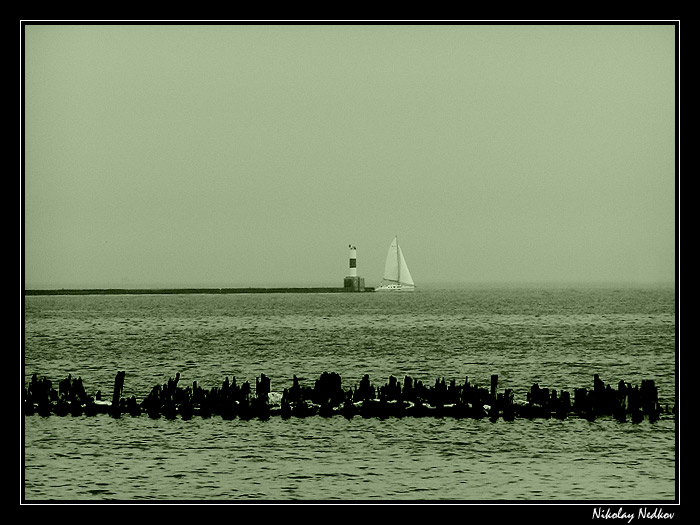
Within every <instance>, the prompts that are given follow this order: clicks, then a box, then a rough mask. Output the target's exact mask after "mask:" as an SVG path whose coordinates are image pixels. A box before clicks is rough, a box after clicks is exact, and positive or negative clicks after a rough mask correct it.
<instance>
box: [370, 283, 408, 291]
mask: <svg viewBox="0 0 700 525" xmlns="http://www.w3.org/2000/svg"><path fill="white" fill-rule="evenodd" d="M415 289H416V287H415V286H402V285H400V284H389V285H386V286H378V287H377V288H375V289H374V291H375V292H413V291H414V290H415Z"/></svg>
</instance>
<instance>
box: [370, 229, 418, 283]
mask: <svg viewBox="0 0 700 525" xmlns="http://www.w3.org/2000/svg"><path fill="white" fill-rule="evenodd" d="M414 289H415V284H414V283H413V277H412V276H411V272H410V271H409V269H408V265H407V264H406V259H405V258H404V256H403V252H402V251H401V247H400V246H399V241H398V239H397V238H396V237H394V240H393V241H391V244H390V245H389V252H388V253H387V254H386V263H385V264H384V278H383V279H382V282H381V283H380V285H379V287H378V288H377V291H412V290H414Z"/></svg>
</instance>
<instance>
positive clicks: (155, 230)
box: [22, 23, 677, 289]
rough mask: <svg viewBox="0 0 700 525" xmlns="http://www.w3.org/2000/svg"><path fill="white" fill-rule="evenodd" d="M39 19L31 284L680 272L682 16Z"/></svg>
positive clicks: (34, 44)
mask: <svg viewBox="0 0 700 525" xmlns="http://www.w3.org/2000/svg"><path fill="white" fill-rule="evenodd" d="M23 30H24V71H23V89H24V127H23V133H24V151H23V155H24V173H23V181H22V182H23V203H22V206H23V220H24V229H23V233H24V238H23V248H24V254H23V265H24V268H23V270H24V279H25V283H24V285H25V288H26V289H60V288H157V287H161V288H188V287H203V288H204V287H211V288H218V287H221V288H236V287H240V288H243V287H280V286H290V287H291V286H318V287H326V286H328V287H341V286H342V282H343V277H345V276H346V275H347V274H348V257H349V250H348V245H349V244H352V245H355V246H357V267H358V275H359V276H361V277H364V279H365V284H366V286H368V287H374V286H377V285H378V284H379V282H380V281H381V278H382V274H383V270H384V261H385V258H386V254H387V250H388V248H389V244H390V242H391V240H392V239H393V237H394V236H395V235H397V236H398V239H399V243H400V245H401V248H402V250H403V252H404V255H405V257H406V261H407V263H408V266H409V268H410V270H411V274H412V275H413V278H414V280H415V282H416V286H417V287H418V288H419V289H420V288H421V286H426V285H427V286H449V285H454V286H464V285H479V284H483V283H551V284H556V283H582V284H585V283H591V284H596V283H636V284H644V285H646V284H673V283H674V282H675V274H676V198H677V196H676V176H677V174H676V126H677V123H676V92H677V86H676V28H675V26H674V25H673V24H672V23H669V24H648V25H645V24H639V25H625V24H620V25H615V24H609V25H596V24H590V25H586V24H583V25H565V24H562V25H537V24H522V25H478V24H466V23H465V24H445V25H429V24H426V25H400V24H399V25H388V24H387V25H323V24H321V25H303V24H289V25H285V24H281V25H246V24H221V25H217V24H212V25H188V24H179V25H178V24H174V25H129V24H124V25H99V24H98V25H70V24H66V25H62V24H56V25H51V24H31V23H27V25H25V26H24V29H23Z"/></svg>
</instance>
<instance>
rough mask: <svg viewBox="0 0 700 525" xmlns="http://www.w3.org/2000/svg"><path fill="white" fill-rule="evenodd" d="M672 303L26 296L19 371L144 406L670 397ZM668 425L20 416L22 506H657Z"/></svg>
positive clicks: (658, 292) (644, 294)
mask: <svg viewBox="0 0 700 525" xmlns="http://www.w3.org/2000/svg"><path fill="white" fill-rule="evenodd" d="M674 300H675V297H674V291H673V290H672V289H627V288H619V289H616V288H588V289H561V288H558V289H554V288H553V289H541V290H540V289H528V288H523V289H505V288H497V289H473V290H460V291H442V290H431V291H421V292H416V293H413V294H399V295H392V294H386V295H384V294H240V295H238V294H235V295H146V296H30V297H26V298H25V349H24V357H25V363H24V364H25V366H24V370H25V377H29V376H30V375H31V374H32V373H34V372H36V373H38V374H39V375H40V376H41V375H44V376H46V377H48V378H50V379H51V380H52V381H54V383H57V382H58V381H59V380H61V379H63V378H64V377H66V376H67V375H68V374H69V373H70V374H72V375H73V377H78V376H80V377H82V379H83V383H84V385H85V387H86V390H88V392H94V391H96V390H98V389H101V390H102V391H103V392H111V387H112V384H113V382H114V376H115V374H116V372H117V371H118V370H125V371H126V382H125V388H124V395H126V396H130V395H135V396H136V397H137V398H138V399H143V397H145V395H146V394H147V393H148V392H149V391H150V389H151V388H152V387H153V386H154V385H156V384H163V383H165V382H167V380H168V378H170V377H174V376H175V374H176V373H177V372H179V373H180V374H181V382H184V383H185V384H191V383H192V382H193V381H197V382H198V384H199V385H201V386H203V387H205V388H211V387H214V386H219V385H220V384H221V382H222V381H223V379H224V378H225V377H227V376H228V377H235V378H236V380H237V381H238V382H239V383H241V382H243V381H250V382H251V383H252V384H254V383H255V378H256V377H259V376H260V374H261V373H264V374H265V375H267V376H268V377H270V378H271V383H272V384H271V386H272V390H279V391H281V390H282V389H283V388H285V387H288V386H290V385H291V379H292V377H293V375H297V376H298V377H299V378H300V380H301V382H302V383H306V384H308V385H310V386H312V385H313V381H314V380H315V379H317V378H318V377H319V376H320V374H321V373H322V372H324V371H329V372H337V373H339V374H340V375H341V377H342V379H343V386H344V387H345V388H349V387H352V386H355V385H356V384H357V383H358V382H359V380H360V378H361V377H362V376H363V375H364V374H369V376H370V379H371V380H372V381H373V383H375V384H380V383H384V382H385V381H386V380H387V378H388V377H389V375H394V376H396V377H398V378H402V377H403V375H406V374H407V375H411V376H412V377H414V378H416V379H421V380H423V382H427V383H432V382H434V380H435V379H437V378H439V377H444V378H445V379H447V380H449V379H453V378H454V379H457V380H458V381H460V382H462V381H464V378H465V377H467V376H468V377H469V380H470V382H471V383H476V384H479V385H482V386H487V385H488V384H489V380H490V376H491V374H498V376H499V390H502V389H503V388H512V389H514V391H515V394H516V398H521V399H524V397H525V393H526V392H527V390H528V389H529V388H530V386H531V385H532V384H533V383H535V382H537V383H539V384H540V386H544V387H549V388H555V389H569V390H570V391H572V390H573V389H574V388H578V387H589V388H590V387H591V386H592V377H593V374H596V373H597V374H600V377H601V379H603V380H604V381H605V382H607V383H611V384H617V382H618V381H619V380H620V379H623V380H625V381H628V382H631V383H634V384H638V383H640V382H641V380H642V379H654V380H655V382H656V384H657V386H658V388H659V397H660V400H661V402H662V403H663V404H669V405H671V406H673V405H674V404H675V402H676V399H675V388H676V385H675V381H676V380H675V344H676V340H675V329H676V324H675V302H674ZM675 436H676V422H675V420H674V419H673V418H664V419H662V420H660V421H658V422H656V423H649V422H648V421H644V422H642V423H640V424H637V425H634V424H632V423H622V424H621V423H618V422H616V421H614V420H606V419H598V420H596V421H595V422H588V421H586V420H582V419H571V418H570V419H567V420H565V421H558V420H522V419H517V420H515V421H513V422H506V421H503V420H499V421H497V422H495V423H492V422H490V421H488V420H481V421H477V420H470V419H467V420H456V419H450V418H445V419H433V418H421V419H413V418H401V419H394V418H389V419H385V420H379V419H364V418H361V417H355V418H353V419H350V420H348V419H345V418H343V417H333V418H322V417H312V418H306V419H296V418H292V419H289V420H283V419H281V418H276V417H273V418H271V419H269V420H267V421H259V420H250V421H241V420H238V419H235V420H233V421H225V420H222V419H221V418H219V417H212V418H209V419H203V418H197V417H195V418H193V419H192V420H189V421H183V420H181V419H179V418H178V419H176V420H167V419H165V418H161V419H151V418H148V417H146V416H141V417H137V418H132V417H130V416H123V417H121V418H119V419H113V418H110V417H108V416H96V417H85V416H79V417H73V416H66V417H58V416H51V417H48V418H44V417H41V416H38V415H33V416H27V417H25V418H24V444H25V455H24V461H25V468H24V481H25V497H26V499H27V500H28V501H32V500H48V499H57V500H64V499H69V500H106V499H116V500H141V499H144V500H224V501H236V500H258V499H259V500H299V499H301V500H333V499H343V500H347V499H358V500H387V499H389V500H402V499H410V500H438V499H447V500H489V501H493V500H543V501H544V500H547V501H551V500H579V501H580V500H590V501H593V500H595V501H599V500H613V501H618V500H662V501H670V500H673V499H674V497H675V468H676V465H675V462H676V450H675Z"/></svg>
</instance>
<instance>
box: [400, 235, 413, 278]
mask: <svg viewBox="0 0 700 525" xmlns="http://www.w3.org/2000/svg"><path fill="white" fill-rule="evenodd" d="M396 249H397V250H398V252H399V282H400V283H401V284H407V285H409V286H414V284H413V277H411V272H409V271H408V265H407V264H406V259H404V258H403V252H402V251H401V246H399V245H398V244H397V245H396Z"/></svg>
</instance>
